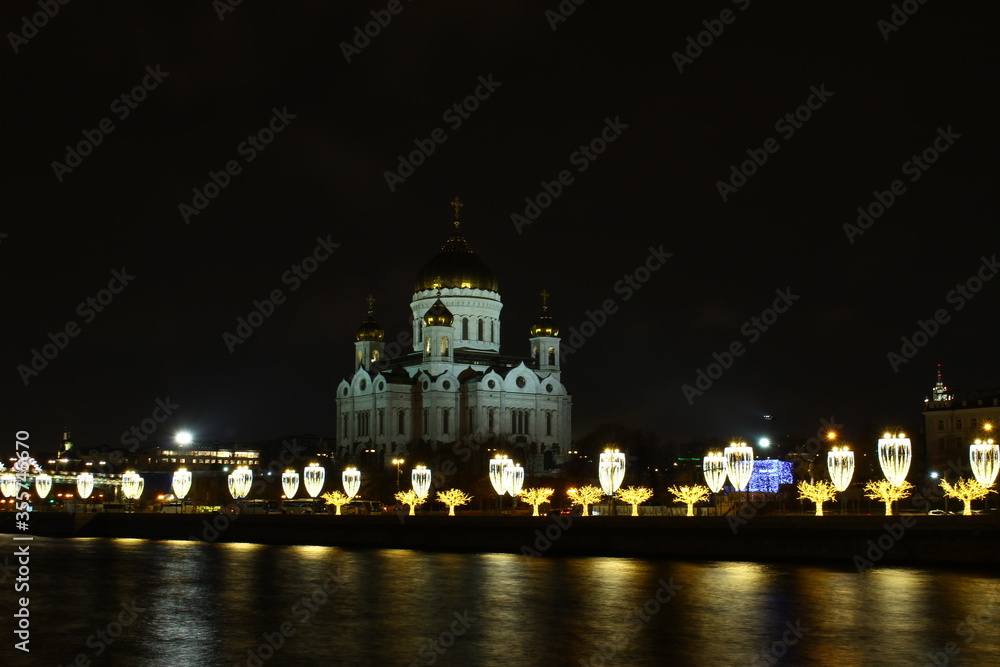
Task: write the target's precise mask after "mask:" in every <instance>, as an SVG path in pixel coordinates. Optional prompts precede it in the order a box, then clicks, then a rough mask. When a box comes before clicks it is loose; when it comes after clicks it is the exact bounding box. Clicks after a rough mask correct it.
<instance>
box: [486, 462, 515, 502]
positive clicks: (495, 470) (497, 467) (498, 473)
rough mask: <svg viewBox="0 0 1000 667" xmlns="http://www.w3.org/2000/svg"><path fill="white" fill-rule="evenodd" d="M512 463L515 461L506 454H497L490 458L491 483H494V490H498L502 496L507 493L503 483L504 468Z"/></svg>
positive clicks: (498, 493)
mask: <svg viewBox="0 0 1000 667" xmlns="http://www.w3.org/2000/svg"><path fill="white" fill-rule="evenodd" d="M512 465H514V462H513V461H511V460H510V459H509V458H507V457H506V455H504V454H497V455H496V456H494V457H493V458H492V459H490V484H492V485H493V490H494V491H496V492H497V495H500V496H502V495H503V494H504V493H506V491H505V490H504V485H503V471H504V468H507V467H508V466H512Z"/></svg>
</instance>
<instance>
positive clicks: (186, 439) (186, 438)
mask: <svg viewBox="0 0 1000 667" xmlns="http://www.w3.org/2000/svg"><path fill="white" fill-rule="evenodd" d="M174 442H176V443H177V444H178V445H181V446H182V447H187V446H188V445H190V444H191V443H192V442H194V438H193V437H192V436H191V433H190V432H189V431H179V432H177V433H176V434H175V435H174Z"/></svg>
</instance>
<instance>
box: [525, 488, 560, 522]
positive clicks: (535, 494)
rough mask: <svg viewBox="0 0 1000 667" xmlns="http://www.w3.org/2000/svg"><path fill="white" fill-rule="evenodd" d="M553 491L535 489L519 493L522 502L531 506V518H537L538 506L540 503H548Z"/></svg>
mask: <svg viewBox="0 0 1000 667" xmlns="http://www.w3.org/2000/svg"><path fill="white" fill-rule="evenodd" d="M555 492H556V490H555V489H546V488H537V489H524V490H523V491H521V495H520V498H521V500H522V501H523V502H525V503H527V504H529V505H531V507H532V512H531V516H539V514H538V506H539V505H541V504H542V503H547V502H549V497H551V496H552V494H553V493H555Z"/></svg>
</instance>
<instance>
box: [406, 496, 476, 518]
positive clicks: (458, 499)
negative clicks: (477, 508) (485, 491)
mask: <svg viewBox="0 0 1000 667" xmlns="http://www.w3.org/2000/svg"><path fill="white" fill-rule="evenodd" d="M437 499H438V500H440V501H441V502H443V503H444V504H445V505H447V506H448V516H455V506H456V505H465V504H466V503H468V502H469V501H470V500H472V496H470V495H468V494H466V493H465V492H464V491H460V490H458V489H448V490H447V491H438V496H437ZM411 514H412V511H411Z"/></svg>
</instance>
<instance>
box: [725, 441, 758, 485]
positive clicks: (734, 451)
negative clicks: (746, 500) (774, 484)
mask: <svg viewBox="0 0 1000 667" xmlns="http://www.w3.org/2000/svg"><path fill="white" fill-rule="evenodd" d="M723 454H724V455H725V457H726V475H727V476H728V477H729V483H730V484H732V485H733V488H734V489H736V490H737V491H745V490H746V488H747V484H749V483H750V475H752V474H753V448H751V447H749V446H747V443H745V442H731V443H729V446H728V447H726V448H725V450H723Z"/></svg>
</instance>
